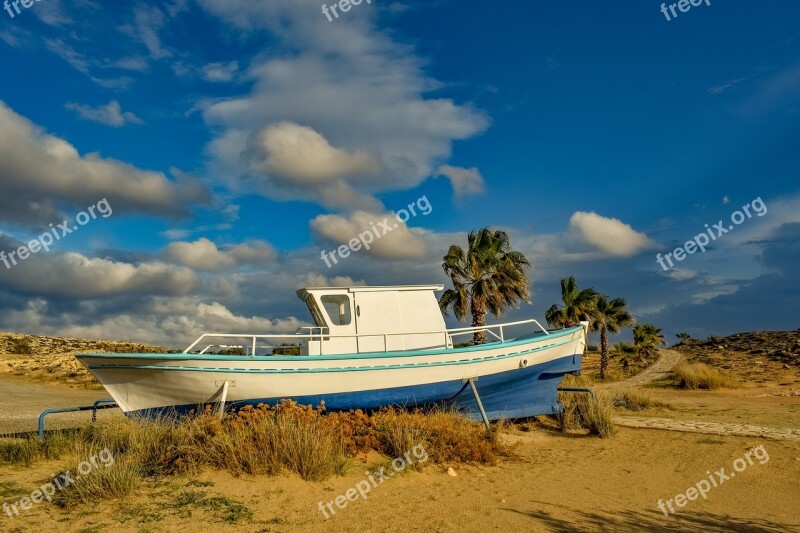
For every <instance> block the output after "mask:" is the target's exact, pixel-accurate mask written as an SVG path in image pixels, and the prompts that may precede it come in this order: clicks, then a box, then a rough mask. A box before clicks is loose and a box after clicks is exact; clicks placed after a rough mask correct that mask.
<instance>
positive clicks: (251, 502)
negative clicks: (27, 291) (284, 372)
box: [0, 429, 800, 532]
mask: <svg viewBox="0 0 800 533" xmlns="http://www.w3.org/2000/svg"><path fill="white" fill-rule="evenodd" d="M508 438H509V439H511V440H514V441H516V443H515V445H514V449H515V452H516V453H517V455H518V457H517V458H516V459H514V460H511V461H507V462H505V463H504V464H500V465H498V466H495V467H456V469H455V470H456V472H457V473H458V476H457V477H453V476H450V475H448V474H447V473H446V472H445V470H444V468H442V467H436V466H428V467H426V468H425V469H424V470H423V472H422V473H417V472H409V473H407V474H402V475H399V476H397V477H395V478H392V479H391V480H389V481H387V482H385V483H383V484H381V485H379V486H378V487H377V488H374V489H373V490H372V492H371V493H369V494H368V495H367V496H368V497H367V499H366V500H364V499H360V498H359V499H357V500H356V501H354V502H352V503H349V504H348V506H347V507H346V508H345V509H338V510H337V513H336V515H335V516H332V517H330V518H329V519H327V520H326V519H325V517H324V516H323V514H322V513H321V512H320V510H319V502H320V501H324V502H327V501H330V500H332V499H334V498H335V497H336V496H337V495H340V494H345V492H346V491H347V489H348V488H350V487H353V486H355V485H356V483H358V482H359V481H361V480H363V479H365V478H366V475H365V474H364V470H362V468H359V467H358V466H354V468H352V469H351V472H350V473H348V474H347V475H346V476H344V477H338V478H333V479H331V480H329V481H327V482H324V483H307V482H304V481H302V480H300V479H298V478H296V477H293V476H292V477H288V476H286V477H275V478H266V477H258V478H251V477H244V478H240V479H236V478H232V477H230V476H228V475H226V474H224V473H220V472H205V473H201V474H200V475H199V476H198V477H197V479H196V480H195V481H194V482H193V481H192V480H190V479H189V478H175V479H173V480H171V482H170V483H169V484H166V485H161V486H158V487H153V488H152V489H151V490H148V491H146V493H144V494H142V495H140V496H139V497H137V498H135V499H132V500H129V501H127V502H124V503H119V502H114V501H111V502H104V503H101V504H99V505H92V506H88V505H86V506H81V507H79V508H76V509H72V510H70V511H68V512H65V511H62V510H60V509H57V508H54V507H53V506H50V505H47V504H42V505H39V506H37V507H36V508H34V509H32V510H30V511H27V512H25V513H24V514H23V515H21V516H19V517H17V518H16V519H14V520H13V521H11V520H9V519H8V518H7V517H5V516H4V517H2V522H0V524H2V525H3V526H2V527H3V528H4V529H6V530H10V531H40V530H43V529H49V528H50V527H52V525H53V524H54V522H55V523H58V524H59V526H58V527H59V529H62V530H67V531H180V530H187V529H189V528H192V527H197V526H198V525H202V527H203V529H204V530H205V529H206V528H211V527H213V528H214V530H216V531H287V532H295V531H297V532H299V531H355V530H358V531H376V532H377V531H576V530H580V531H770V532H773V531H774V532H778V531H800V503H799V502H800V498H799V497H800V480H798V473H800V444H798V443H794V442H786V441H765V440H762V439H750V438H739V437H713V438H709V437H706V436H702V435H688V434H683V433H672V432H660V431H654V430H626V429H622V430H621V431H620V433H619V434H618V435H617V436H615V437H614V438H613V439H610V440H600V439H596V438H590V437H589V438H587V437H573V436H565V435H561V434H555V433H548V432H540V431H535V432H531V433H526V434H520V435H511V436H509V437H508ZM758 445H763V446H764V449H765V450H766V452H767V453H768V455H769V459H768V460H767V461H766V462H764V464H761V463H760V461H758V460H754V462H753V465H750V466H748V467H747V468H746V469H745V470H743V471H742V472H740V473H738V474H737V475H736V477H732V478H731V479H729V480H727V481H725V482H724V483H723V484H721V485H719V486H718V487H717V488H712V489H711V491H710V492H709V493H708V495H707V499H705V500H704V499H700V498H698V499H697V500H695V501H691V502H688V503H687V504H686V505H685V507H684V508H682V509H679V512H677V513H676V514H674V515H670V516H668V517H665V516H664V514H663V513H662V512H661V511H659V509H658V507H657V502H658V500H659V499H662V500H667V499H670V498H674V497H675V495H676V494H678V493H681V492H684V491H686V489H687V488H689V487H690V486H692V485H695V484H696V483H697V482H699V481H700V480H702V479H704V478H706V477H707V474H706V472H707V471H716V470H718V469H719V468H721V467H726V473H730V472H732V467H731V465H732V463H733V461H734V460H736V459H737V458H739V457H742V456H743V455H744V453H745V452H746V450H747V449H748V448H750V447H753V446H758ZM762 457H763V455H762ZM53 468H55V465H42V466H40V467H37V468H36V469H34V470H28V469H24V468H16V469H11V470H8V469H6V470H5V471H4V472H3V479H4V480H13V481H16V482H17V483H19V484H21V485H23V486H25V487H31V489H32V485H33V484H34V483H35V482H37V481H41V480H43V479H44V478H45V477H46V476H47V475H48V474H49V473H50V471H51V470H52V469H53ZM197 480H199V481H201V482H200V483H198V482H197ZM197 485H200V486H203V485H208V486H203V487H202V488H197V487H196V486H197ZM182 490H189V491H198V490H202V491H205V492H207V493H208V495H210V496H213V495H225V496H228V497H230V498H233V499H235V500H237V501H239V502H241V503H242V504H244V505H246V506H247V507H248V508H249V509H250V510H251V511H252V513H253V519H252V521H250V522H242V523H239V524H236V525H227V524H225V523H222V522H220V520H221V517H220V516H219V515H218V514H215V513H214V512H208V511H206V510H205V509H201V508H199V507H197V506H192V505H188V506H184V507H177V508H176V507H175V501H176V497H177V495H178V494H179V493H180V492H181V491H182ZM212 524H213V525H212Z"/></svg>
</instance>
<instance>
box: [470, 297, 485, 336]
mask: <svg viewBox="0 0 800 533" xmlns="http://www.w3.org/2000/svg"><path fill="white" fill-rule="evenodd" d="M470 307H471V311H472V327H473V328H478V327H482V326H485V325H486V304H485V303H484V302H483V299H481V298H476V297H474V296H473V297H472V302H470ZM472 342H473V344H483V343H485V342H486V332H485V331H476V332H475V333H474V334H473V335H472Z"/></svg>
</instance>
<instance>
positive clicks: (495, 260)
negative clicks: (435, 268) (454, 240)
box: [439, 228, 531, 344]
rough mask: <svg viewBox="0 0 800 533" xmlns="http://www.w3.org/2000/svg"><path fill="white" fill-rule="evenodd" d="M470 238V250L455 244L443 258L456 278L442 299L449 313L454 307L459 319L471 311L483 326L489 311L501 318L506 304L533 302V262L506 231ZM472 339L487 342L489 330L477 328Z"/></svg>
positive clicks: (478, 233) (446, 269) (476, 233)
mask: <svg viewBox="0 0 800 533" xmlns="http://www.w3.org/2000/svg"><path fill="white" fill-rule="evenodd" d="M467 241H468V243H469V247H468V248H467V251H466V252H465V251H464V250H463V249H462V248H461V247H460V246H458V245H457V244H452V245H450V249H449V250H448V251H447V255H446V256H444V257H443V258H442V259H443V262H442V268H443V269H444V272H445V274H447V275H448V276H449V277H450V280H451V281H452V282H453V288H452V289H448V290H446V291H445V292H444V294H442V297H441V298H440V299H439V308H440V309H441V310H442V313H444V315H445V316H447V310H448V309H449V308H450V307H452V308H453V312H454V313H455V315H456V318H458V319H459V320H464V319H465V318H466V317H467V313H468V312H469V313H470V314H471V315H472V326H473V327H483V326H485V325H486V313H487V311H488V312H490V313H492V315H494V316H495V317H498V318H499V317H501V316H502V315H503V310H504V309H505V308H506V307H517V305H518V303H519V302H520V301H522V300H524V301H526V302H528V303H531V302H530V299H529V297H530V289H529V286H528V285H529V282H528V273H527V271H528V269H530V266H531V264H530V262H529V261H528V260H527V259H526V258H525V256H524V255H522V254H521V253H520V252H516V251H514V250H512V249H511V244H510V243H509V240H508V234H506V232H505V231H501V230H497V231H492V230H491V229H490V228H483V229H481V230H478V231H471V232H470V233H469V236H468V237H467ZM472 340H473V342H474V343H475V344H482V343H484V342H486V331H485V330H482V331H476V332H475V333H474V335H473V337H472Z"/></svg>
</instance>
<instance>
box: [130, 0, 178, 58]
mask: <svg viewBox="0 0 800 533" xmlns="http://www.w3.org/2000/svg"><path fill="white" fill-rule="evenodd" d="M133 16H134V25H133V26H128V27H126V28H125V30H126V31H127V32H128V33H129V34H130V35H131V36H133V37H136V38H137V39H139V40H140V41H141V42H142V43H143V44H144V45H145V47H146V48H147V50H148V51H149V52H150V57H152V58H153V59H164V58H166V57H172V52H171V51H170V50H169V49H168V48H166V47H165V46H164V45H162V44H161V38H160V37H159V35H158V33H159V31H161V29H162V27H163V26H164V14H163V13H162V12H161V10H160V9H158V8H157V7H153V6H150V7H146V6H144V5H139V6H137V7H136V9H135V10H134V14H133Z"/></svg>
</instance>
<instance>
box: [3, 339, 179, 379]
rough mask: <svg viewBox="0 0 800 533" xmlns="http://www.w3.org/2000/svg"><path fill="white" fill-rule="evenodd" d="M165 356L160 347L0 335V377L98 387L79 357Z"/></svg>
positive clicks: (128, 343)
mask: <svg viewBox="0 0 800 533" xmlns="http://www.w3.org/2000/svg"><path fill="white" fill-rule="evenodd" d="M86 352H105V353H166V352H167V350H165V349H164V348H161V347H160V346H153V345H150V344H140V343H133V342H116V341H105V340H86V339H75V338H68V337H67V338H62V337H45V336H40V335H25V334H20V333H2V332H0V375H3V374H6V375H9V374H10V375H12V376H18V377H24V378H26V379H32V380H35V381H58V382H61V383H65V384H68V385H71V386H78V387H99V384H97V382H96V381H95V380H94V378H93V377H92V376H91V374H89V372H88V371H87V370H86V368H85V367H84V366H83V365H82V364H81V363H80V362H78V360H77V359H75V354H76V353H86Z"/></svg>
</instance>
